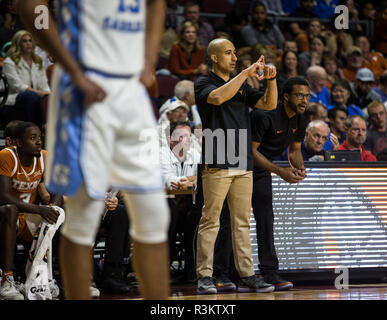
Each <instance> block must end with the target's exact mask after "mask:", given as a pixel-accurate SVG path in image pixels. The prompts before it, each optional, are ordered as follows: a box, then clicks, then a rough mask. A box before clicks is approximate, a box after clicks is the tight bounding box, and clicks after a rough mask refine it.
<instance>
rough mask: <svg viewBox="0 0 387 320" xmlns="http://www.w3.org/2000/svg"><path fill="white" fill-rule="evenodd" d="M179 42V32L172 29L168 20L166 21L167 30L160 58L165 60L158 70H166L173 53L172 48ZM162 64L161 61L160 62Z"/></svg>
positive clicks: (162, 38)
mask: <svg viewBox="0 0 387 320" xmlns="http://www.w3.org/2000/svg"><path fill="white" fill-rule="evenodd" d="M177 40H178V35H177V32H176V31H175V29H174V28H172V27H171V25H170V24H169V22H168V20H166V21H165V29H164V32H163V34H162V36H161V41H160V50H159V58H160V59H163V62H162V64H161V65H158V66H157V67H158V69H162V68H165V66H166V63H167V62H168V58H169V55H170V53H171V49H172V46H173V45H174V43H175V42H176V41H177ZM159 62H160V61H159Z"/></svg>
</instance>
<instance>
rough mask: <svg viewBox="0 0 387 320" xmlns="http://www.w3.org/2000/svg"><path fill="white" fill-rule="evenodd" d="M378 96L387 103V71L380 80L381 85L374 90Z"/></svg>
mask: <svg viewBox="0 0 387 320" xmlns="http://www.w3.org/2000/svg"><path fill="white" fill-rule="evenodd" d="M372 90H374V91H375V92H376V93H377V94H378V95H380V98H381V99H382V102H383V103H386V101H387V71H385V72H384V73H383V74H382V75H381V76H380V79H379V85H378V86H377V87H375V88H373V89H372Z"/></svg>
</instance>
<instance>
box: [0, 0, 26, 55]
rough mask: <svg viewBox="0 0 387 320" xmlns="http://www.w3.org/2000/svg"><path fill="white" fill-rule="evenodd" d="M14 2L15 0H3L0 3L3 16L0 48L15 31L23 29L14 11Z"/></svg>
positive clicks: (0, 11)
mask: <svg viewBox="0 0 387 320" xmlns="http://www.w3.org/2000/svg"><path fill="white" fill-rule="evenodd" d="M15 2H16V1H15V0H3V1H1V3H0V14H1V16H3V23H2V25H1V26H0V49H1V48H3V46H4V45H5V44H6V43H7V42H9V41H11V39H12V37H13V36H14V34H15V33H16V32H18V31H19V30H22V29H24V27H23V23H22V22H21V20H20V18H19V16H18V15H17V13H16V8H15Z"/></svg>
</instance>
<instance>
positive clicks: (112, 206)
mask: <svg viewBox="0 0 387 320" xmlns="http://www.w3.org/2000/svg"><path fill="white" fill-rule="evenodd" d="M105 206H106V208H107V209H108V210H109V211H113V210H116V208H117V206H118V198H117V197H113V198H111V199H109V200H108V201H106V202H105Z"/></svg>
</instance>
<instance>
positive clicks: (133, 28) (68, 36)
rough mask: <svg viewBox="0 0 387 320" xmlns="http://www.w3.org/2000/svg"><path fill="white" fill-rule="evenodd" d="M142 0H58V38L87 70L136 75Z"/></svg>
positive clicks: (140, 49)
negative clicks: (59, 36)
mask: <svg viewBox="0 0 387 320" xmlns="http://www.w3.org/2000/svg"><path fill="white" fill-rule="evenodd" d="M145 9H146V8H145V1H144V0H59V6H58V26H59V32H60V35H61V39H62V41H63V43H64V44H65V45H66V47H67V48H68V49H69V50H70V52H71V53H72V54H73V56H74V57H75V58H76V59H77V61H78V62H79V63H80V64H81V65H82V66H83V67H84V68H85V69H86V70H94V71H97V72H100V73H102V74H106V75H107V76H113V77H114V76H118V77H119V76H123V77H125V76H130V75H135V74H139V73H140V72H141V70H142V68H143V64H144V46H145V42H144V41H145Z"/></svg>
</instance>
